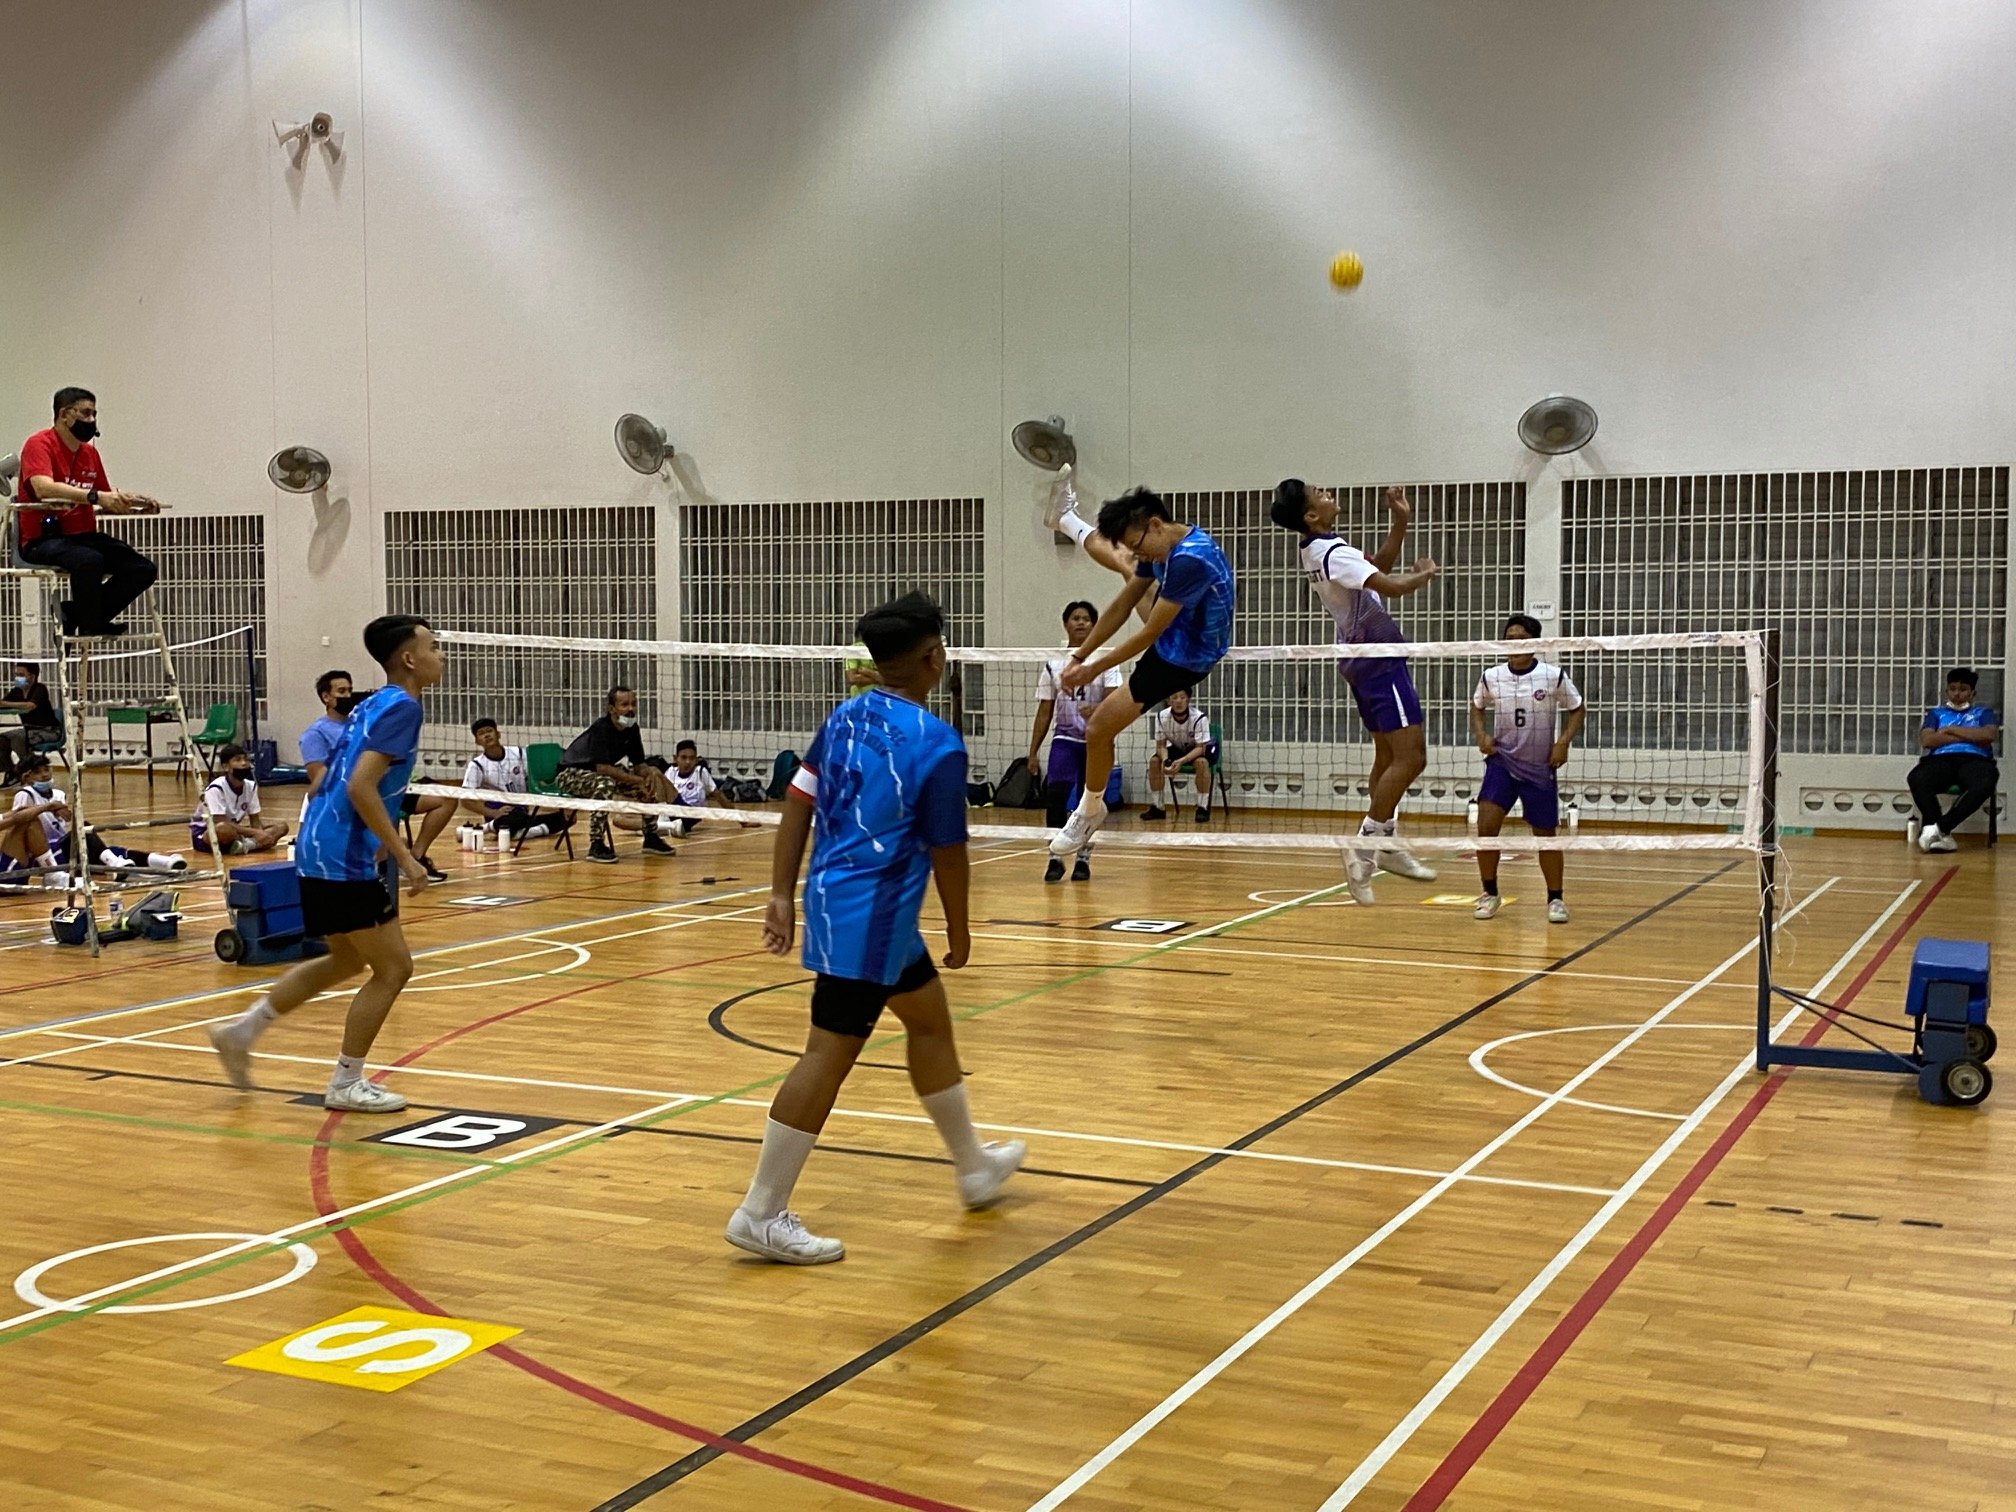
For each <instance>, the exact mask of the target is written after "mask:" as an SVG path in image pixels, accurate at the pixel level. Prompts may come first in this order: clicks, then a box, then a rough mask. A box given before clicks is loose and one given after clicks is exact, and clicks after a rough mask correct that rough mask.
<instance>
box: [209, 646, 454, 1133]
mask: <svg viewBox="0 0 2016 1512" xmlns="http://www.w3.org/2000/svg"><path fill="white" fill-rule="evenodd" d="M364 649H365V650H366V651H368V652H369V653H370V654H371V659H372V660H373V661H375V662H377V663H378V665H379V666H380V667H382V668H384V671H385V686H384V687H382V688H380V689H379V690H378V691H377V692H375V693H373V694H372V695H371V696H370V697H368V698H366V699H364V700H363V701H362V702H361V703H359V704H358V705H357V707H356V708H355V709H354V710H352V711H351V714H350V717H349V719H348V721H347V722H346V723H345V724H344V727H343V737H342V739H341V740H340V741H338V742H336V744H335V746H334V749H332V750H331V751H330V753H329V767H328V770H327V772H325V773H324V775H323V780H322V785H321V786H320V787H318V788H316V790H315V792H314V795H313V796H312V797H311V798H310V799H309V800H308V809H307V812H306V814H305V815H304V816H303V818H302V821H301V837H300V839H299V840H298V841H297V842H296V843H295V850H294V862H295V866H296V868H297V869H298V870H299V871H300V873H301V920H302V924H303V925H304V927H305V928H306V929H307V932H308V933H309V934H311V935H319V936H321V937H322V938H324V939H326V940H327V941H328V942H329V954H327V955H326V956H318V957H316V958H315V959H313V960H308V961H303V962H302V963H301V964H300V965H298V966H296V967H294V968H293V969H292V970H291V971H289V972H288V973H287V974H286V975H285V976H283V977H281V978H280V980H279V981H277V982H275V983H274V984H273V988H272V990H271V991H270V992H268V993H267V994H266V996H264V997H262V998H261V999H259V1001H258V1002H256V1003H254V1004H253V1005H252V1006H251V1007H250V1008H249V1009H247V1010H246V1011H245V1013H243V1014H242V1015H240V1016H239V1017H238V1018H235V1019H232V1020H231V1021H230V1022H228V1023H225V1024H220V1025H218V1026H216V1027H215V1028H213V1029H212V1030H211V1031H210V1042H211V1044H213V1045H214V1046H216V1049H217V1054H218V1056H219V1057H220V1058H221V1059H222V1060H223V1062H224V1069H225V1071H226V1072H227V1073H228V1074H229V1075H230V1078H231V1080H232V1083H233V1084H234V1085H236V1086H238V1087H242V1088H249V1087H250V1086H251V1085H252V1071H251V1054H252V1042H253V1041H254V1040H255V1039H257V1038H258V1037H259V1035H260V1034H261V1033H263V1032H264V1031H265V1030H266V1029H267V1028H268V1027H270V1026H271V1025H272V1023H273V1021H274V1020H275V1019H276V1018H278V1017H280V1016H281V1015H283V1014H288V1013H292V1012H293V1011H294V1010H295V1009H296V1008H299V1007H300V1006H301V1005H302V1004H303V1003H305V1002H307V1001H309V1000H310V999H311V998H313V997H315V996H316V995H317V994H318V993H323V992H327V991H328V990H329V989H330V988H332V987H334V986H336V985H337V984H339V983H341V982H346V981H348V980H350V978H352V977H354V976H356V975H357V974H358V973H359V972H361V971H368V972H369V973H370V978H369V980H367V981H366V982H365V983H364V985H363V986H362V987H360V988H358V989H357V995H356V996H355V997H353V998H352V999H351V1000H350V1012H349V1016H348V1017H347V1018H346V1019H345V1020H344V1025H343V1053H342V1054H341V1055H339V1056H338V1057H337V1058H336V1071H335V1074H334V1075H333V1076H331V1077H330V1079H329V1087H328V1090H327V1091H326V1092H324V1093H323V1096H322V1105H323V1106H324V1107H325V1108H329V1109H332V1110H335V1111H340V1112H346V1113H395V1112H397V1111H398V1110H399V1109H401V1108H403V1107H405V1106H406V1099H405V1098H403V1097H401V1096H400V1095H399V1094H398V1093H397V1092H388V1091H386V1090H385V1089H384V1088H383V1087H381V1086H379V1085H378V1084H377V1083H375V1082H371V1081H367V1080H366V1079H365V1077H364V1061H365V1057H367V1056H368V1055H369V1054H370V1053H371V1045H372V1042H373V1041H374V1040H376V1039H377V1037H378V1031H379V1030H380V1029H381V1028H382V1027H384V1024H385V1017H386V1015H387V1014H388V1013H390V1012H391V1011H392V1004H393V1003H394V1002H395V1001H396V1000H397V999H398V996H399V993H400V991H401V989H403V988H404V987H405V985H406V982H407V980H408V979H409V978H410V977H411V976H412V975H413V953H412V952H411V951H410V950H409V949H408V948H407V946H406V935H405V932H404V931H403V930H402V929H400V927H399V881H400V878H401V877H404V878H405V880H406V882H407V883H408V884H409V885H410V886H412V887H413V888H414V889H415V890H418V889H420V888H424V887H425V886H427V882H428V877H427V870H426V868H425V867H424V866H422V865H421V863H420V861H419V859H418V858H417V857H416V856H415V855H414V854H413V852H412V851H411V850H409V849H408V848H407V846H406V841H405V839H404V838H403V837H402V836H401V835H400V833H399V826H398V823H397V821H396V820H394V819H393V817H392V816H393V814H394V813H395V812H396V810H397V804H398V802H399V799H400V796H401V795H402V794H403V793H404V792H405V791H406V782H407V779H408V778H409V777H411V776H412V774H413V763H414V760H415V759H416V758H417V757H418V756H419V754H420V725H421V719H422V716H421V713H420V694H421V691H422V690H423V689H426V688H431V687H433V686H434V684H436V683H438V682H439V681H441V673H442V668H443V664H444V660H445V658H444V657H443V656H442V653H441V643H440V642H439V641H438V640H436V639H435V638H434V632H433V631H432V630H431V629H429V628H428V626H427V622H426V621H425V620H423V619H421V618H420V617H419V616H418V615H413V614H388V615H384V616H382V617H381V618H378V619H375V620H373V621H372V622H371V623H370V624H368V625H366V626H365V627H364Z"/></svg>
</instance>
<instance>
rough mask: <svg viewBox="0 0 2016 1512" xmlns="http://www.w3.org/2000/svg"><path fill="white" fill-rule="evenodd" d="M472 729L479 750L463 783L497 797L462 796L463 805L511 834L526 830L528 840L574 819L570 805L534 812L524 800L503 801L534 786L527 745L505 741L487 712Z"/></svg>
mask: <svg viewBox="0 0 2016 1512" xmlns="http://www.w3.org/2000/svg"><path fill="white" fill-rule="evenodd" d="M469 733H470V734H471V735H473V736H475V737H476V754H475V755H474V756H471V757H470V758H469V765H467V766H466V767H464V768H463V769H462V786H464V787H465V788H477V789H480V790H481V791H483V792H485V793H495V794H497V797H496V798H465V799H463V800H462V807H463V808H464V809H466V810H468V811H469V812H470V813H472V814H474V815H476V816H477V817H478V818H480V819H481V820H482V821H483V823H484V825H485V826H486V827H488V828H490V829H493V830H503V831H504V832H505V833H506V834H508V835H516V834H518V833H519V832H520V831H523V832H524V836H525V838H526V839H527V840H537V839H539V838H540V837H541V836H542V835H557V834H559V833H560V831H561V830H563V829H565V828H567V826H568V825H570V824H572V823H573V822H574V812H573V810H571V809H565V810H562V809H546V810H542V811H536V812H535V811H534V810H532V809H530V808H527V807H526V806H525V805H524V804H522V803H506V802H504V801H503V800H504V799H506V798H509V797H513V796H516V795H518V794H521V793H527V792H530V791H531V789H532V768H531V765H530V763H529V762H527V760H526V758H525V748H524V747H523V746H514V745H506V744H504V737H503V736H502V735H501V734H499V733H498V730H497V721H496V720H494V719H491V718H490V717H489V716H487V715H486V716H484V717H483V718H481V719H478V720H476V721H474V722H473V723H472V724H471V725H470V726H469Z"/></svg>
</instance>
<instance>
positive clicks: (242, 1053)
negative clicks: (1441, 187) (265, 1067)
mask: <svg viewBox="0 0 2016 1512" xmlns="http://www.w3.org/2000/svg"><path fill="white" fill-rule="evenodd" d="M210 1048H211V1049H213V1050H215V1051H216V1052H217V1059H219V1060H220V1061H222V1062H224V1074H225V1075H226V1076H228V1077H230V1078H231V1085H232V1086H234V1087H236V1088H237V1089H238V1090H239V1091H240V1092H250V1091H251V1090H252V1047H251V1046H250V1045H249V1044H247V1043H246V1042H245V1041H244V1040H242V1039H240V1038H239V1037H238V1036H237V1035H236V1034H235V1033H233V1032H232V1026H231V1025H229V1024H212V1025H211V1026H210Z"/></svg>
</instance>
